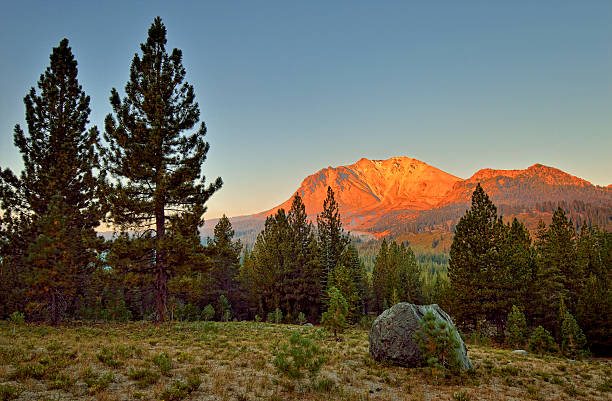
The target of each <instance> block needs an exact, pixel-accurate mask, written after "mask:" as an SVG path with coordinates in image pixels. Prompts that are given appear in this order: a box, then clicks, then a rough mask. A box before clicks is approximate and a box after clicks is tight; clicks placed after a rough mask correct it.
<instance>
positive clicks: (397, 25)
mask: <svg viewBox="0 0 612 401" xmlns="http://www.w3.org/2000/svg"><path fill="white" fill-rule="evenodd" d="M0 11H1V13H0V14H1V17H0V18H1V21H2V24H1V26H0V32H1V33H2V38H3V39H4V40H3V41H2V43H1V44H0V46H1V47H0V48H1V50H2V51H3V54H4V55H5V58H4V60H5V61H4V62H3V63H2V65H1V66H0V71H1V73H2V74H1V76H2V78H1V80H2V81H1V82H2V89H3V96H2V101H1V102H2V103H0V123H1V124H2V126H1V130H2V131H1V133H0V160H2V162H1V163H0V167H1V168H6V167H10V168H11V169H13V170H20V169H21V155H20V154H19V153H18V151H17V149H16V148H15V147H14V146H13V127H14V125H15V124H20V125H21V126H22V127H25V123H24V106H23V97H24V96H25V94H26V93H27V92H28V91H29V89H30V87H32V86H36V83H37V80H38V78H39V76H40V74H42V73H43V72H44V70H45V68H46V67H47V66H48V64H49V54H50V53H51V50H52V48H53V47H55V46H57V45H58V44H59V41H60V40H61V39H62V38H64V37H66V38H68V39H69V40H70V46H71V47H72V50H73V52H74V54H75V57H76V59H77V61H78V63H79V66H78V67H79V81H80V83H81V85H83V88H84V90H85V91H86V93H87V94H88V95H89V96H90V97H91V109H92V114H91V116H90V121H91V126H93V125H96V126H98V128H99V129H100V130H101V131H102V130H103V121H104V117H105V115H106V114H107V113H109V112H110V105H109V102H108V98H109V96H110V90H111V88H113V87H114V88H117V89H118V90H119V91H121V92H122V91H123V88H124V86H125V83H126V82H127V79H128V75H129V66H130V63H131V60H132V57H133V55H134V53H135V52H137V51H139V45H140V43H142V42H143V41H144V40H145V39H146V35H147V30H148V28H149V26H150V24H151V23H152V21H153V18H154V17H155V16H157V15H159V16H161V17H162V19H163V21H164V24H165V25H166V27H167V29H168V47H169V48H172V47H177V48H179V49H181V50H182V51H183V61H184V65H185V68H186V72H187V78H186V79H187V81H188V82H189V83H190V84H192V85H193V86H194V89H195V92H196V99H197V101H198V102H199V104H200V109H201V117H202V120H203V121H205V122H206V124H207V126H208V135H207V140H208V141H209V143H210V145H211V148H210V152H209V157H208V160H207V161H206V163H205V164H204V172H205V174H206V176H207V181H208V182H211V181H212V180H214V179H215V178H216V177H217V176H220V177H221V178H222V179H223V181H224V186H223V188H222V189H221V190H220V191H219V192H218V193H216V194H214V195H213V197H212V198H211V200H210V201H209V202H208V212H207V213H206V215H205V218H206V219H213V218H216V217H220V216H221V215H223V214H226V215H228V216H240V215H248V214H252V213H258V212H261V211H264V210H267V209H270V208H272V207H274V206H277V205H279V204H280V203H282V202H284V201H285V200H287V199H288V198H289V197H290V196H291V195H292V194H293V192H294V191H295V190H296V189H297V188H298V186H299V185H300V183H301V182H302V180H303V179H304V178H305V177H306V176H308V175H310V174H313V173H315V172H317V171H318V170H320V169H321V168H325V167H327V166H341V165H348V164H353V163H355V162H356V161H358V160H359V159H361V158H362V157H365V158H368V159H388V158H390V157H395V156H407V157H411V158H415V159H418V160H421V161H423V162H425V163H427V164H429V165H431V166H434V167H436V168H439V169H441V170H443V171H445V172H447V173H450V174H453V175H455V176H458V177H460V178H468V177H469V176H471V175H472V174H474V173H475V172H476V171H478V170H479V169H482V168H493V169H524V168H527V167H529V166H531V165H533V164H536V163H540V164H544V165H547V166H551V167H555V168H558V169H560V170H563V171H565V172H566V173H569V174H572V175H575V176H577V177H580V178H583V179H585V180H588V181H590V182H591V183H593V184H594V185H600V186H607V185H610V184H612V173H611V172H612V158H611V157H610V149H612V113H611V112H610V110H612V74H610V71H612V25H610V23H609V22H610V21H611V20H612V2H609V1H592V2H588V3H577V2H569V1H567V2H539V3H537V4H533V3H531V2H512V3H507V4H492V3H487V2H476V1H471V2H470V1H468V2H462V3H461V4H459V3H455V2H440V3H436V5H433V4H423V3H415V4H409V3H408V2H386V3H384V4H373V3H370V2H338V3H334V4H333V5H330V4H328V3H325V2H309V3H307V4H306V3H304V4H286V3H284V2H267V3H265V4H261V5H260V4H254V3H251V2H232V3H231V4H230V3H216V2H181V3H172V4H170V3H166V2H155V1H152V2H130V3H122V2H105V3H100V4H88V3H84V2H78V1H59V2H53V3H48V2H42V1H23V2H19V3H4V4H2V5H1V6H0Z"/></svg>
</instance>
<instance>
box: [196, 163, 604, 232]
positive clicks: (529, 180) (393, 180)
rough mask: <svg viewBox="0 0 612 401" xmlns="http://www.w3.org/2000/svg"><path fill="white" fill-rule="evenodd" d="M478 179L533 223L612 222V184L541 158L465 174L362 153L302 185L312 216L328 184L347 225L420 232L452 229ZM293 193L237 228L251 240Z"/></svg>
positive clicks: (510, 211)
mask: <svg viewBox="0 0 612 401" xmlns="http://www.w3.org/2000/svg"><path fill="white" fill-rule="evenodd" d="M477 183H480V184H481V185H482V187H483V189H484V190H485V191H486V192H487V193H488V194H489V196H490V197H491V199H492V200H493V202H494V203H495V204H496V205H497V206H498V210H499V211H500V212H501V213H502V214H503V216H504V217H505V218H512V217H517V218H519V219H520V220H522V221H523V222H524V223H526V224H527V226H528V227H529V228H530V229H531V230H534V229H535V227H536V226H537V223H538V221H539V220H540V219H542V220H544V221H545V222H549V221H550V218H551V216H552V213H553V212H554V210H555V209H556V208H557V206H559V205H560V206H562V207H563V208H564V209H565V210H566V212H567V213H568V214H569V215H570V217H571V218H572V220H573V221H574V223H575V224H576V225H577V226H581V225H582V224H585V223H586V224H597V225H599V226H600V227H603V228H606V229H612V185H609V186H607V187H600V186H595V185H593V184H591V183H590V182H588V181H586V180H583V179H581V178H578V177H575V176H572V175H570V174H568V173H565V172H563V171H561V170H559V169H556V168H553V167H548V166H544V165H541V164H534V165H533V166H531V167H528V168H527V169H524V170H493V169H488V168H486V169H482V170H479V171H477V172H476V173H475V174H474V175H472V176H471V177H470V178H468V179H461V178H459V177H456V176H454V175H452V174H449V173H447V172H444V171H442V170H440V169H438V168H436V167H433V166H430V165H428V164H427V163H424V162H422V161H419V160H416V159H412V158H408V157H393V158H390V159H387V160H368V159H365V158H363V159H361V160H359V161H358V162H356V163H355V164H351V165H348V166H339V167H327V168H324V169H322V170H319V171H318V172H316V173H315V174H312V175H310V176H308V177H306V178H305V179H304V181H302V184H301V185H300V187H299V188H298V189H297V190H296V192H297V193H299V194H300V196H301V197H302V198H303V200H304V204H305V205H306V212H307V214H308V216H309V217H310V218H311V219H313V220H314V219H315V217H316V215H317V214H318V213H320V212H321V210H322V207H323V200H324V199H325V197H326V191H327V187H328V186H330V187H331V188H332V189H333V190H334V193H335V196H336V200H337V201H338V204H339V206H340V213H341V215H342V218H343V222H344V226H345V228H346V229H347V230H350V231H351V232H353V233H354V234H358V235H362V236H366V237H368V236H370V237H376V238H380V237H383V236H388V235H390V236H393V237H414V234H420V233H428V232H440V233H441V234H445V233H451V232H452V230H453V228H454V226H455V224H456V223H457V221H458V220H459V218H460V217H461V216H462V215H463V214H464V213H465V210H466V209H467V208H469V206H470V201H471V195H472V192H473V191H474V188H475V187H476V184H477ZM294 194H295V193H294ZM294 194H292V195H291V197H289V199H287V201H286V202H284V203H282V204H281V205H278V206H276V207H274V208H271V209H269V210H267V211H264V212H262V213H259V214H255V215H251V216H240V217H234V218H232V219H231V220H232V224H233V226H234V229H235V231H236V235H237V236H238V237H239V238H243V239H244V240H245V241H246V242H247V243H249V242H253V241H254V239H255V236H256V235H257V233H259V231H261V229H263V223H264V221H265V218H266V217H267V216H269V215H270V214H273V213H275V212H276V211H277V210H278V209H279V208H284V209H285V210H289V208H290V206H291V199H292V198H293V196H294ZM216 221H217V220H216V219H212V220H208V221H207V222H206V224H205V225H204V227H202V235H203V236H204V237H206V236H209V235H211V234H212V228H213V227H214V225H215V224H216Z"/></svg>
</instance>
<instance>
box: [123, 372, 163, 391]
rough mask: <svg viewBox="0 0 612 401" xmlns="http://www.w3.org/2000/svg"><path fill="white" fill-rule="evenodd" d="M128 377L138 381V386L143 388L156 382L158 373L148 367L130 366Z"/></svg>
mask: <svg viewBox="0 0 612 401" xmlns="http://www.w3.org/2000/svg"><path fill="white" fill-rule="evenodd" d="M128 377H129V378H130V379H131V380H134V381H136V382H138V387H140V388H144V387H147V386H150V385H151V384H154V383H157V381H158V380H159V373H157V372H153V371H152V370H150V369H134V368H130V371H129V372H128Z"/></svg>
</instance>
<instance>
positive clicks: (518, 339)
mask: <svg viewBox="0 0 612 401" xmlns="http://www.w3.org/2000/svg"><path fill="white" fill-rule="evenodd" d="M506 329H507V330H508V338H507V340H506V341H507V343H508V345H510V346H513V347H522V346H524V345H525V342H526V341H527V321H526V320H525V315H524V314H523V312H521V310H520V309H519V308H517V307H516V306H515V305H512V310H511V311H510V313H508V320H507V321H506Z"/></svg>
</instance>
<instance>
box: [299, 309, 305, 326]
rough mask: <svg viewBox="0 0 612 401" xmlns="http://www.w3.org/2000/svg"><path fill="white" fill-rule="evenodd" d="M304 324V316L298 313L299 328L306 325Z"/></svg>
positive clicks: (302, 313)
mask: <svg viewBox="0 0 612 401" xmlns="http://www.w3.org/2000/svg"><path fill="white" fill-rule="evenodd" d="M306 322H307V320H306V315H304V312H300V313H298V316H297V324H299V325H300V326H303V325H305V324H306Z"/></svg>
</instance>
